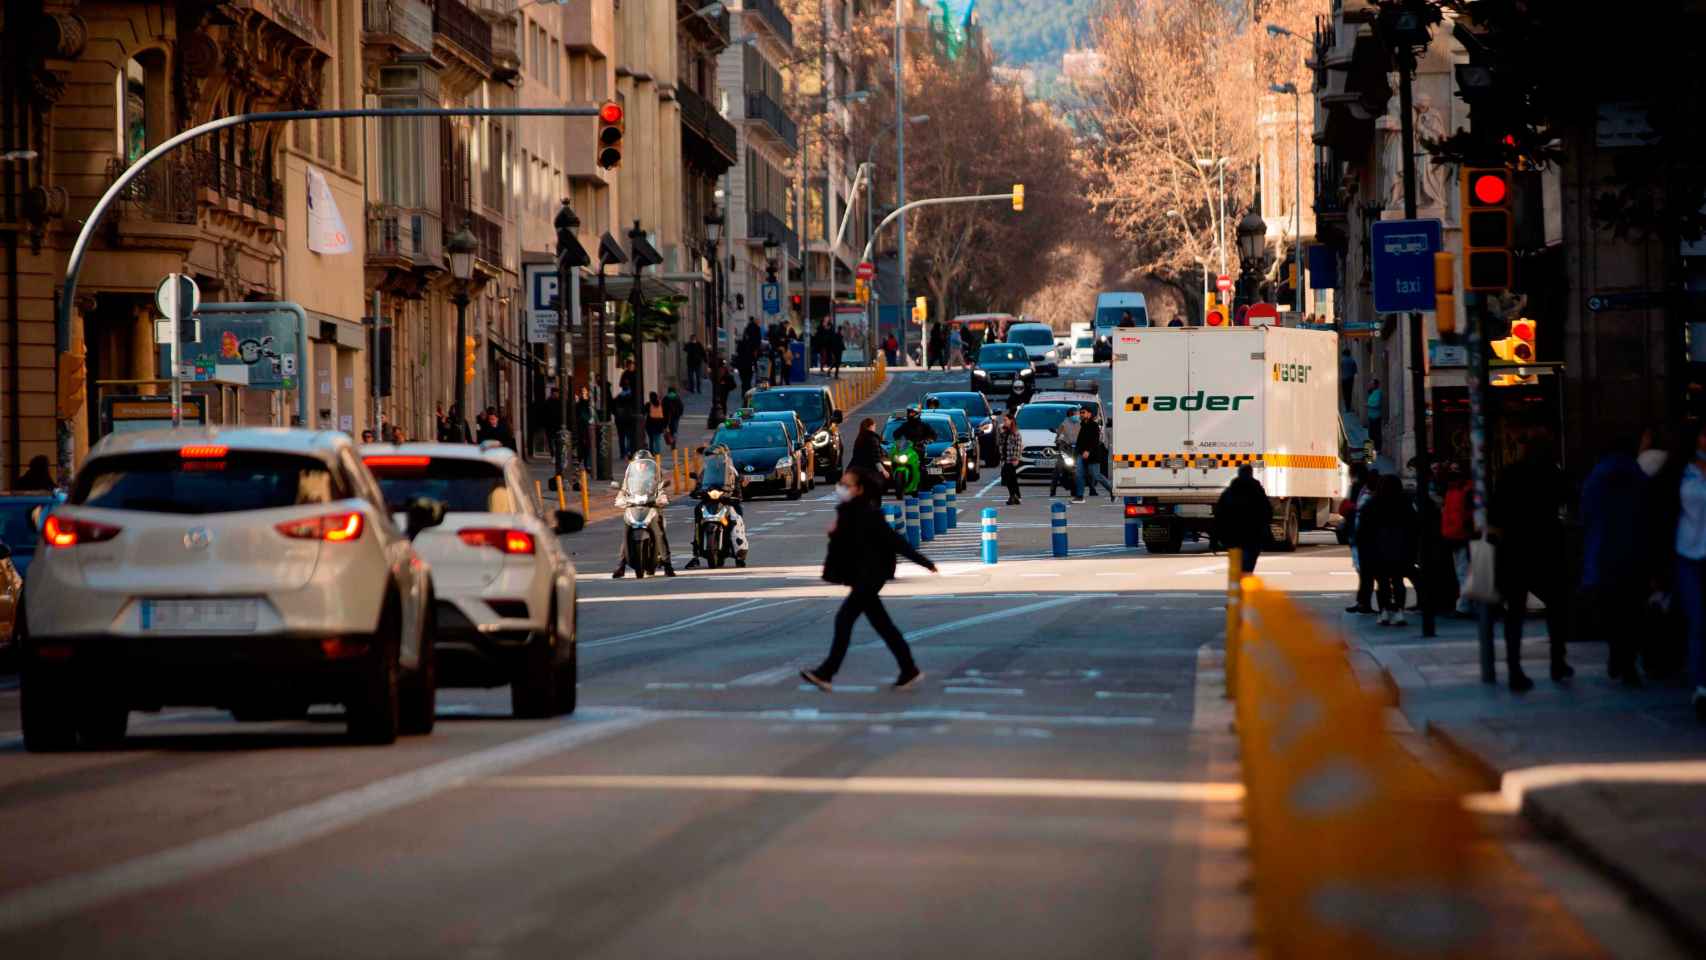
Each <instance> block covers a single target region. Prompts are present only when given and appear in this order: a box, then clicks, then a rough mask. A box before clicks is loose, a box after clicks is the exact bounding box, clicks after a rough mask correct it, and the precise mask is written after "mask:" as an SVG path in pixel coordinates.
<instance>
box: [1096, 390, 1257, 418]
mask: <svg viewBox="0 0 1706 960" xmlns="http://www.w3.org/2000/svg"><path fill="white" fill-rule="evenodd" d="M1255 399H1256V398H1255V397H1253V396H1250V395H1248V394H1242V395H1238V396H1227V395H1225V394H1205V393H1203V391H1201V390H1198V391H1197V392H1196V393H1187V394H1182V395H1178V396H1174V395H1170V394H1160V395H1158V396H1153V397H1126V398H1125V408H1126V410H1127V411H1128V412H1131V413H1144V412H1146V411H1150V410H1153V411H1155V412H1156V413H1166V412H1167V411H1169V410H1184V411H1185V412H1187V413H1189V412H1192V411H1195V410H1237V409H1238V405H1239V404H1241V403H1243V402H1244V401H1246V400H1251V401H1254V400H1255Z"/></svg>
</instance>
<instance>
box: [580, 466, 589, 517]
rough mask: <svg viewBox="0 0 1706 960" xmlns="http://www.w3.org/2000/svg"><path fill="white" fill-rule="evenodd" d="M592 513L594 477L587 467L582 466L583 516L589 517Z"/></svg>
mask: <svg viewBox="0 0 1706 960" xmlns="http://www.w3.org/2000/svg"><path fill="white" fill-rule="evenodd" d="M591 514H592V477H591V476H590V475H588V474H587V472H586V468H585V467H582V468H581V516H583V517H588V516H590V515H591Z"/></svg>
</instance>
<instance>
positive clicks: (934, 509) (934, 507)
mask: <svg viewBox="0 0 1706 960" xmlns="http://www.w3.org/2000/svg"><path fill="white" fill-rule="evenodd" d="M952 489H954V485H953V484H951V483H938V484H936V489H935V490H933V491H931V493H930V499H931V501H932V502H931V504H930V515H931V516H932V517H934V518H935V523H936V535H937V536H941V535H942V534H944V533H947V532H948V491H949V490H952Z"/></svg>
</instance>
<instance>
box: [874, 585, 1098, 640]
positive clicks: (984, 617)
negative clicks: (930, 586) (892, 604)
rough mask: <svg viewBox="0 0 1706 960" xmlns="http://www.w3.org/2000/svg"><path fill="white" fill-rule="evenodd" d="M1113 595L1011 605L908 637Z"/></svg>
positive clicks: (1083, 595)
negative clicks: (1004, 608)
mask: <svg viewBox="0 0 1706 960" xmlns="http://www.w3.org/2000/svg"><path fill="white" fill-rule="evenodd" d="M1111 596H1113V594H1111V593H1075V594H1072V595H1070V596H1065V597H1055V598H1054V599H1052V600H1039V601H1037V602H1036V603H1027V604H1024V605H1022V606H1017V607H1010V608H1008V609H1006V610H997V611H995V612H993V613H984V614H979V615H977V616H975V617H967V618H965V619H964V620H950V621H948V622H947V623H939V624H937V625H935V626H934V627H926V628H924V629H923V630H919V631H917V632H916V633H914V634H912V636H911V637H909V638H908V639H909V640H912V641H918V640H924V639H927V638H929V637H934V636H938V635H940V634H944V633H948V632H950V631H953V630H959V629H960V628H962V627H978V626H982V625H983V624H986V623H995V622H996V621H998V620H1007V619H1009V618H1011V617H1017V616H1022V615H1024V614H1027V613H1034V612H1036V611H1038V610H1047V609H1048V608H1049V607H1058V606H1061V605H1062V604H1067V603H1076V602H1078V601H1080V600H1095V599H1106V598H1107V597H1111ZM878 642H880V641H876V640H869V641H866V642H865V644H863V646H869V645H870V644H873V643H878Z"/></svg>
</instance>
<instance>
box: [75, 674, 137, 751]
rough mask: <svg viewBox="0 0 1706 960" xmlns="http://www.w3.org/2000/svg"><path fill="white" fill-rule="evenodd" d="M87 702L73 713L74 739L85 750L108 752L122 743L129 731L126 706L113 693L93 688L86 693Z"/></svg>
mask: <svg viewBox="0 0 1706 960" xmlns="http://www.w3.org/2000/svg"><path fill="white" fill-rule="evenodd" d="M86 696H88V699H89V701H91V702H87V703H85V704H84V706H83V709H82V710H80V711H78V713H77V739H78V740H79V741H80V742H81V744H82V746H83V748H84V749H86V750H101V749H111V748H113V747H116V746H118V745H119V744H121V743H123V742H124V735H125V731H126V730H127V729H128V728H129V727H130V706H129V704H127V703H125V702H124V700H123V699H122V697H123V694H121V693H120V692H119V691H118V690H116V689H109V688H107V687H106V686H105V685H103V684H96V685H94V686H92V687H90V688H89V689H88V690H87V691H86Z"/></svg>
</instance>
